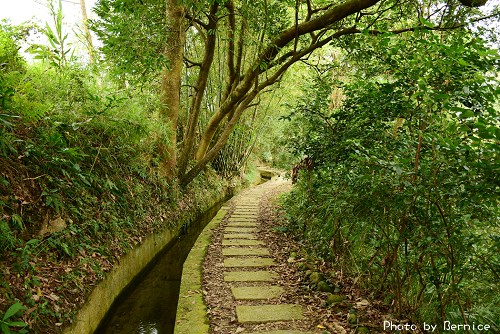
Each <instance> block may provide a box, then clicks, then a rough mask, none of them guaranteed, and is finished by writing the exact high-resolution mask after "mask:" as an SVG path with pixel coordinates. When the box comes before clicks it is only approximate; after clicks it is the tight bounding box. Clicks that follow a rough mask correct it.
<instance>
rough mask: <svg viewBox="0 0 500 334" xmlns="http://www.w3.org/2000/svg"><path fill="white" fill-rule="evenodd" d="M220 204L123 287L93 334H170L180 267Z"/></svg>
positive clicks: (172, 330)
mask: <svg viewBox="0 0 500 334" xmlns="http://www.w3.org/2000/svg"><path fill="white" fill-rule="evenodd" d="M222 204H223V202H221V203H219V204H217V205H215V206H214V207H212V208H211V209H210V210H208V211H207V212H205V214H203V216H202V217H200V218H199V219H198V220H197V221H196V222H194V223H192V224H191V225H190V226H189V227H187V228H182V229H181V230H182V233H181V235H180V236H179V237H178V238H176V239H174V240H172V241H171V242H170V243H169V244H168V245H167V246H166V247H165V249H164V250H162V252H161V254H160V255H159V256H157V257H156V259H155V260H153V261H152V263H151V264H149V265H148V267H147V268H146V269H145V270H144V271H143V272H142V273H141V274H140V275H139V276H138V277H137V278H136V279H135V280H134V282H133V283H132V284H131V285H130V287H127V289H125V290H124V291H123V292H122V293H121V295H120V296H119V297H118V299H117V300H116V301H115V303H114V304H113V306H112V307H111V309H110V310H109V311H108V314H107V315H106V318H105V319H104V320H103V322H102V323H101V325H100V326H99V328H98V329H97V330H96V331H95V332H94V334H171V333H173V332H174V326H175V314H176V311H177V301H178V298H179V289H180V284H181V277H182V265H183V263H184V261H185V260H186V257H187V256H188V254H189V251H190V250H191V248H192V247H193V244H194V243H195V241H196V239H197V238H198V235H199V234H200V232H201V231H202V230H203V228H204V227H205V226H206V225H207V224H208V223H209V222H210V220H212V218H213V217H214V216H215V215H216V214H217V211H218V210H219V209H220V207H221V206H222Z"/></svg>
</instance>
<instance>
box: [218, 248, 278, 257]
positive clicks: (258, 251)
mask: <svg viewBox="0 0 500 334" xmlns="http://www.w3.org/2000/svg"><path fill="white" fill-rule="evenodd" d="M222 255H224V256H251V255H269V249H267V248H253V247H224V248H223V249H222Z"/></svg>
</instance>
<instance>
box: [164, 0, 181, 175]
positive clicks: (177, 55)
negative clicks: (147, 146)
mask: <svg viewBox="0 0 500 334" xmlns="http://www.w3.org/2000/svg"><path fill="white" fill-rule="evenodd" d="M166 1H167V11H166V15H167V20H168V25H167V31H166V32H165V33H166V34H167V35H168V45H166V47H165V51H164V55H165V57H166V58H167V59H168V60H169V67H168V68H164V69H163V71H162V77H161V91H160V101H161V117H162V121H164V122H166V123H167V124H169V126H170V128H171V132H170V138H169V139H170V140H169V142H168V143H165V142H163V141H162V139H161V138H160V143H159V145H158V146H159V150H160V152H159V153H160V158H161V162H160V174H161V175H163V176H166V177H168V178H174V177H175V175H176V173H175V167H176V164H177V157H176V147H177V137H176V136H177V119H178V117H179V110H180V89H181V78H182V65H183V56H184V52H183V51H184V40H185V29H184V25H183V20H184V15H185V13H184V7H183V6H182V5H180V4H179V1H178V0H166Z"/></svg>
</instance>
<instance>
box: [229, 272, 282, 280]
mask: <svg viewBox="0 0 500 334" xmlns="http://www.w3.org/2000/svg"><path fill="white" fill-rule="evenodd" d="M277 278H278V274H276V273H275V272H272V271H267V270H258V271H226V273H225V274H224V281H226V282H272V281H274V280H276V279H277Z"/></svg>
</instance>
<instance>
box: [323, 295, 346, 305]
mask: <svg viewBox="0 0 500 334" xmlns="http://www.w3.org/2000/svg"><path fill="white" fill-rule="evenodd" d="M343 301H344V297H343V296H341V295H334V294H333V293H328V294H327V296H326V304H327V305H333V304H338V303H342V302H343Z"/></svg>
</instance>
